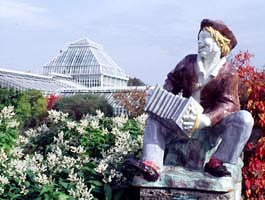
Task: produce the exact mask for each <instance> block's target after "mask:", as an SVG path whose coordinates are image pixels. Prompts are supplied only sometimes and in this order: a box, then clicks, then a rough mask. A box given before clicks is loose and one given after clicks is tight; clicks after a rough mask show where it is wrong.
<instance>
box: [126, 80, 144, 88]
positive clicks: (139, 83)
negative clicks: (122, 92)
mask: <svg viewBox="0 0 265 200" xmlns="http://www.w3.org/2000/svg"><path fill="white" fill-rule="evenodd" d="M127 86H145V83H144V82H143V81H141V80H140V79H138V78H129V80H128V83H127Z"/></svg>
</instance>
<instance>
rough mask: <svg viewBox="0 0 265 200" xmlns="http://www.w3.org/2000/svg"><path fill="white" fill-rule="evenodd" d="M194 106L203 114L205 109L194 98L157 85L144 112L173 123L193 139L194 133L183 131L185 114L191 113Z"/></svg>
mask: <svg viewBox="0 0 265 200" xmlns="http://www.w3.org/2000/svg"><path fill="white" fill-rule="evenodd" d="M193 106H195V107H196V109H197V113H202V112H203V107H202V106H201V105H200V104H199V103H198V102H197V101H196V100H195V99H194V98H193V97H190V98H185V97H183V96H182V95H181V94H179V95H174V94H173V93H171V92H168V91H167V90H165V89H163V88H161V87H160V86H159V85H157V86H156V87H155V89H154V91H153V93H152V94H151V96H150V98H149V99H148V100H147V103H146V105H145V108H144V110H145V111H146V112H147V113H149V114H153V115H155V116H157V117H159V118H163V119H168V120H171V121H173V122H174V123H175V124H176V125H177V126H178V127H179V128H180V129H181V130H182V131H184V132H185V133H186V135H187V136H189V137H191V136H192V133H188V132H186V131H185V130H184V129H183V125H182V122H183V121H182V118H183V116H184V114H186V113H187V114H188V113H189V112H191V109H192V107H193Z"/></svg>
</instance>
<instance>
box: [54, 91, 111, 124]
mask: <svg viewBox="0 0 265 200" xmlns="http://www.w3.org/2000/svg"><path fill="white" fill-rule="evenodd" d="M54 109H55V110H58V111H59V110H60V111H62V112H64V113H69V116H70V117H72V118H73V119H75V120H80V119H81V118H82V117H83V116H84V115H86V114H91V115H95V114H96V110H101V111H102V112H103V113H104V114H105V115H106V116H112V114H113V108H112V106H111V105H110V104H109V103H108V102H107V100H106V99H105V98H104V97H102V96H99V95H80V94H77V95H73V96H68V97H63V98H62V99H60V100H58V101H57V102H56V103H55V105H54Z"/></svg>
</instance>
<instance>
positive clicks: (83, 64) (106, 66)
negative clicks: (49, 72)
mask: <svg viewBox="0 0 265 200" xmlns="http://www.w3.org/2000/svg"><path fill="white" fill-rule="evenodd" d="M44 67H55V68H56V67H58V68H59V67H61V68H64V69H63V70H66V71H62V72H59V73H67V74H70V75H74V74H81V73H82V74H84V71H83V70H82V68H87V67H88V68H89V70H85V72H86V74H89V75H92V74H103V75H108V76H111V77H117V78H121V79H124V80H127V79H128V76H127V75H126V73H125V71H124V70H123V69H122V68H121V67H119V66H118V65H117V64H116V63H115V62H114V61H113V60H112V59H111V58H110V57H109V56H108V54H107V53H106V52H105V50H104V49H103V48H102V46H100V45H99V44H96V43H95V42H93V41H91V40H89V39H87V38H84V39H81V40H78V41H75V42H73V43H71V44H70V45H69V46H68V48H67V50H66V51H62V52H61V53H60V54H59V55H58V56H57V57H55V58H54V59H53V60H51V61H50V62H49V63H48V64H46V65H45V66H44ZM65 67H66V69H65Z"/></svg>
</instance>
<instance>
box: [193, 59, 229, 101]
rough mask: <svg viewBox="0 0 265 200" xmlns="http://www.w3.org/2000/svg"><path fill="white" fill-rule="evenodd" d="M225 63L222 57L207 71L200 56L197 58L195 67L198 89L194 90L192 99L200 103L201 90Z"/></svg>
mask: <svg viewBox="0 0 265 200" xmlns="http://www.w3.org/2000/svg"><path fill="white" fill-rule="evenodd" d="M225 63H226V58H225V57H222V58H221V60H220V61H219V62H218V63H217V64H216V65H213V66H211V67H210V68H209V69H205V67H204V66H203V63H202V60H201V58H200V56H197V67H196V74H197V76H198V82H197V83H196V84H197V87H198V88H199V89H198V90H196V91H195V92H194V93H193V94H192V97H193V98H195V99H196V101H198V102H200V96H201V90H202V88H203V87H204V86H205V85H206V84H207V83H208V82H209V81H210V80H212V79H213V78H214V77H216V76H217V75H218V73H219V70H220V69H221V67H222V66H223V65H224V64H225Z"/></svg>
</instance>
